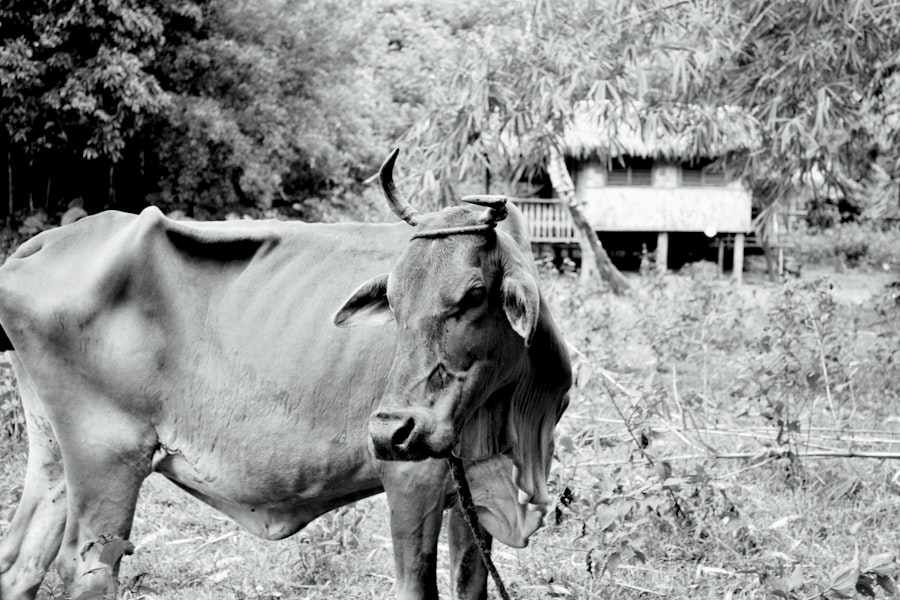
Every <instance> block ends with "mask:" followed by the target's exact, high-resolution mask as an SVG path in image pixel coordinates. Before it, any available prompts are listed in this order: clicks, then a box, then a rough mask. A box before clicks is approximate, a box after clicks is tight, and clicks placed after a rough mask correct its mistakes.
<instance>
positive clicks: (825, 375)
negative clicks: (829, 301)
mask: <svg viewBox="0 0 900 600" xmlns="http://www.w3.org/2000/svg"><path fill="white" fill-rule="evenodd" d="M803 306H805V307H806V313H807V314H808V315H809V320H810V321H811V322H812V326H813V331H815V334H816V346H817V347H818V349H819V364H820V366H821V368H822V378H823V379H824V380H825V381H824V383H825V397H826V398H828V407H829V408H830V409H831V416H832V418H833V419H834V424H835V426H838V427H840V425H841V423H840V420H839V419H838V414H837V408H836V407H835V405H834V397H833V396H832V395H831V382H830V381H829V380H828V364H827V363H826V362H825V345H824V343H823V342H822V332H821V330H820V329H819V324H818V323H817V322H816V317H815V316H814V315H813V312H812V308H811V307H810V306H809V302H806V301H805V300H804V301H803Z"/></svg>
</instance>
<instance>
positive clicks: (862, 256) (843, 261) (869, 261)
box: [795, 223, 900, 269]
mask: <svg viewBox="0 0 900 600" xmlns="http://www.w3.org/2000/svg"><path fill="white" fill-rule="evenodd" d="M795 242H796V244H797V255H798V257H799V258H800V259H801V260H802V261H803V262H804V263H818V264H832V265H836V266H839V267H851V268H852V267H875V268H879V269H889V268H895V267H900V231H898V230H897V229H896V228H894V227H891V228H888V229H885V228H880V227H877V226H875V225H874V224H871V223H844V224H841V225H837V226H835V227H832V228H830V229H826V230H824V231H821V232H806V233H802V234H799V235H798V236H797V237H796V238H795Z"/></svg>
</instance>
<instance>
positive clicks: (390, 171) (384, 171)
mask: <svg viewBox="0 0 900 600" xmlns="http://www.w3.org/2000/svg"><path fill="white" fill-rule="evenodd" d="M398 154H400V148H394V149H393V150H392V151H391V154H390V156H388V157H387V160H385V161H384V164H382V165H381V168H380V169H378V178H379V179H380V180H381V189H383V190H384V195H385V197H386V198H387V201H388V204H390V205H391V210H392V211H394V214H396V215H397V216H398V217H400V218H401V219H403V220H404V221H406V222H407V223H409V224H410V225H412V226H416V225H418V224H419V211H417V210H416V209H415V208H413V207H412V206H410V204H409V202H407V201H406V200H405V199H403V198H401V197H400V195H399V194H397V186H395V185H394V161H395V160H397V155H398Z"/></svg>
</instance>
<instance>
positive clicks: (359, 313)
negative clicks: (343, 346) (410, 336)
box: [334, 273, 394, 327]
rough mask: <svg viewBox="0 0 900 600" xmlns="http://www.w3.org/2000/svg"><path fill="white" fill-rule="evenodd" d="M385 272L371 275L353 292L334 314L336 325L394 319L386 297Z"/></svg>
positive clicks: (372, 322) (369, 323)
mask: <svg viewBox="0 0 900 600" xmlns="http://www.w3.org/2000/svg"><path fill="white" fill-rule="evenodd" d="M387 281H388V276H387V273H385V274H384V275H378V276H376V277H373V278H372V279H370V280H369V281H367V282H365V283H364V284H362V285H361V286H359V289H358V290H356V291H355V292H353V293H352V294H351V295H350V297H349V298H347V300H346V301H345V302H344V305H343V306H342V307H341V308H340V310H339V311H337V313H335V315H334V324H335V325H337V326H338V327H361V326H364V325H383V324H385V323H387V322H389V321H393V320H394V313H393V312H392V311H391V307H390V305H389V304H388V299H387Z"/></svg>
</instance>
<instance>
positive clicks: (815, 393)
mask: <svg viewBox="0 0 900 600" xmlns="http://www.w3.org/2000/svg"><path fill="white" fill-rule="evenodd" d="M544 277H545V279H546V281H545V283H544V289H545V291H546V294H547V299H548V302H550V303H551V304H552V309H553V313H554V315H556V317H557V320H558V321H559V323H560V325H561V327H562V329H563V331H564V333H565V335H566V338H567V340H568V341H569V343H570V344H571V348H572V356H573V360H574V367H575V370H576V381H575V386H574V388H573V390H572V393H571V403H570V407H569V409H568V411H567V412H566V414H565V415H564V417H563V420H562V421H561V423H560V425H559V428H558V438H557V446H556V448H557V450H556V454H555V459H554V464H553V470H552V475H551V481H550V484H551V490H552V492H553V493H554V495H555V498H556V505H555V507H554V509H553V510H552V511H551V512H550V513H549V514H548V515H547V518H546V523H545V527H544V528H543V529H541V530H540V531H539V532H538V533H537V534H536V535H535V536H534V537H533V539H532V542H531V544H530V545H529V547H528V548H525V549H523V550H513V549H509V548H506V547H503V546H502V545H499V544H495V550H494V559H495V561H496V562H497V563H498V568H499V569H500V571H501V573H502V574H503V577H504V579H505V581H506V585H507V587H508V588H509V589H510V591H511V592H512V594H513V596H514V597H516V598H519V599H521V600H529V599H533V600H536V599H538V598H540V599H544V598H584V599H588V598H590V599H593V598H607V597H615V598H619V599H624V600H629V599H632V598H634V599H636V598H650V597H660V598H684V599H691V600H695V599H697V598H716V599H720V598H726V599H736V598H737V599H740V598H748V599H749V598H781V599H783V600H812V599H814V598H832V599H838V598H854V597H873V598H882V597H890V596H897V591H896V588H895V584H894V581H895V579H896V577H897V575H898V564H897V562H896V552H897V545H896V532H897V531H900V514H898V511H897V510H896V508H897V506H898V503H900V469H898V466H897V463H896V462H891V460H890V459H892V458H900V413H898V406H900V402H898V398H900V370H898V369H900V367H898V361H900V356H898V352H900V344H898V343H897V342H898V339H897V336H898V332H900V295H898V292H897V290H896V289H894V288H892V287H887V288H885V289H883V290H882V291H881V292H880V293H879V294H877V295H876V296H875V297H873V298H872V299H871V300H869V301H867V302H866V303H864V304H862V305H848V304H845V303H841V302H838V301H836V299H835V294H834V293H833V292H834V289H833V287H832V285H833V284H832V283H831V282H830V281H828V280H824V279H823V280H814V281H792V282H789V283H787V284H784V285H773V284H754V285H747V286H744V287H736V286H734V285H732V284H731V283H730V282H729V281H724V280H720V279H717V278H716V277H715V276H714V274H711V273H710V272H709V271H708V270H703V269H697V270H693V271H691V272H690V273H689V274H688V275H666V276H658V275H652V274H648V275H646V276H644V277H642V278H641V280H640V281H639V282H638V283H637V287H638V288H639V291H638V292H637V293H636V294H635V295H634V296H632V297H628V298H618V297H614V296H611V295H609V294H604V293H598V292H597V291H596V290H593V289H591V288H590V287H584V286H581V285H579V283H578V282H577V280H576V278H575V277H574V276H572V275H558V274H555V273H550V272H546V273H544ZM0 393H3V394H4V395H2V396H0V411H2V412H0V418H2V419H3V420H2V421H0V423H3V425H4V427H6V429H3V430H2V433H0V435H5V436H7V437H6V439H7V443H10V444H13V445H15V444H21V442H16V441H15V440H16V438H17V436H19V435H21V413H19V412H17V410H18V409H17V404H16V402H15V401H14V400H15V397H14V395H13V393H14V392H13V389H12V387H11V382H10V380H9V372H8V368H7V369H6V370H3V371H0ZM3 402H6V403H3ZM16 447H17V448H19V449H21V445H19V446H16ZM19 454H21V452H19ZM19 483H20V480H15V481H14V482H13V483H9V482H8V481H6V482H4V485H0V505H3V504H2V503H4V502H6V503H9V502H11V501H12V500H14V499H15V496H16V493H17V489H18V487H17V486H18V485H19ZM146 487H147V489H146V490H145V493H144V494H143V496H144V498H143V499H142V501H141V504H140V505H139V508H138V515H137V520H136V523H135V532H134V534H133V536H132V539H133V540H134V542H135V545H136V546H137V552H136V553H135V556H133V557H129V558H128V559H126V561H125V562H124V563H123V576H122V578H121V580H122V582H123V588H124V595H125V597H126V598H142V599H146V600H155V599H161V598H166V599H167V600H169V599H171V600H182V599H187V598H191V599H195V598H200V599H213V598H215V599H217V600H218V599H219V598H232V599H249V598H257V599H261V598H265V599H275V598H278V599H282V598H284V599H287V598H325V597H343V598H348V599H349V598H390V597H392V592H391V589H390V583H391V578H392V559H391V549H390V540H389V537H388V525H387V516H386V513H387V510H386V506H385V504H384V501H383V499H377V498H376V499H372V500H367V501H364V502H361V503H358V504H357V505H354V506H350V507H346V508H343V509H340V510H338V511H333V512H332V513H330V514H329V515H326V516H325V517H322V518H320V519H318V520H316V521H315V522H314V523H312V524H311V525H310V526H309V527H308V528H307V529H305V530H304V531H303V532H301V533H300V534H298V535H297V536H294V537H293V538H290V539H289V540H286V541H284V542H280V543H276V544H273V543H270V542H263V541H259V540H256V539H255V538H252V537H250V536H249V535H248V534H245V533H242V532H239V531H238V528H237V527H236V526H235V525H233V524H232V523H231V522H230V521H228V520H227V519H225V518H224V517H221V516H220V515H218V513H215V512H214V511H212V510H211V509H208V508H207V507H200V508H198V505H197V503H196V501H194V500H193V499H190V498H188V497H187V496H186V495H184V494H182V493H180V492H178V491H177V490H175V489H174V487H173V486H170V485H167V484H165V482H163V481H162V480H161V479H160V478H158V477H154V478H151V481H148V485H147V486H146ZM13 488H17V489H13ZM3 518H4V514H3V513H0V530H2V526H3V523H2V521H3ZM442 552H444V551H443V550H442ZM441 560H442V561H443V562H441V563H440V564H441V567H440V570H439V573H438V578H439V585H440V587H441V589H442V590H443V594H444V596H447V595H448V592H447V591H446V590H447V589H448V580H449V573H448V572H447V570H446V559H445V556H444V555H443V554H442V557H441ZM43 590H44V591H43V592H42V594H43V596H42V597H43V598H57V597H62V595H61V592H59V587H58V583H57V584H54V583H53V582H52V580H51V582H50V583H48V584H46V585H45V587H44V588H43Z"/></svg>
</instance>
